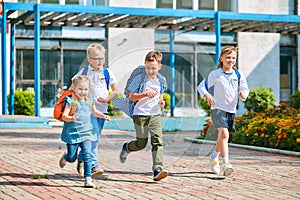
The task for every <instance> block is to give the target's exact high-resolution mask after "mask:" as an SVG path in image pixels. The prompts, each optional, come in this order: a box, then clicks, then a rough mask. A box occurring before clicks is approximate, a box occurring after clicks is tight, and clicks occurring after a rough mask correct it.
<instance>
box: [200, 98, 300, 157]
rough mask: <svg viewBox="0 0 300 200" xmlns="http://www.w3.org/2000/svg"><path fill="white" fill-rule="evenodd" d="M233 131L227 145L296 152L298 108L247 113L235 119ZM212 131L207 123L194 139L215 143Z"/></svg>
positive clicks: (299, 123) (299, 144)
mask: <svg viewBox="0 0 300 200" xmlns="http://www.w3.org/2000/svg"><path fill="white" fill-rule="evenodd" d="M235 128H236V130H237V131H236V132H230V133H229V134H230V137H229V142H230V143H237V144H245V145H253V146H260V147H268V148H275V149H283V150H291V151H300V109H295V108H292V107H287V106H286V105H285V104H279V105H278V106H273V107H272V108H269V109H266V110H264V111H263V112H253V111H249V112H247V113H245V114H243V115H242V116H236V118H235ZM214 131H215V130H214V129H213V123H212V122H211V121H210V120H208V121H206V123H205V124H204V128H203V130H202V131H200V135H199V136H198V138H201V139H207V140H211V139H212V140H215V139H216V133H215V132H214Z"/></svg>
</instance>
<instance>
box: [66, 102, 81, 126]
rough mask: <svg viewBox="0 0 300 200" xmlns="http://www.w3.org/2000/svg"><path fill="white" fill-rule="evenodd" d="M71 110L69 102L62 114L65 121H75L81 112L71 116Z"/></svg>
mask: <svg viewBox="0 0 300 200" xmlns="http://www.w3.org/2000/svg"><path fill="white" fill-rule="evenodd" d="M70 110H71V107H70V105H69V104H68V103H66V106H65V109H64V113H63V115H62V120H63V121H64V122H74V121H75V120H76V119H77V118H78V117H79V114H75V115H73V116H70V115H69V112H70Z"/></svg>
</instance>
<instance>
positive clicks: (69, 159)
mask: <svg viewBox="0 0 300 200" xmlns="http://www.w3.org/2000/svg"><path fill="white" fill-rule="evenodd" d="M65 159H66V161H68V162H70V163H72V162H75V160H76V157H71V156H65Z"/></svg>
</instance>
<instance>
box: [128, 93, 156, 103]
mask: <svg viewBox="0 0 300 200" xmlns="http://www.w3.org/2000/svg"><path fill="white" fill-rule="evenodd" d="M156 94H157V92H154V91H147V92H142V93H133V92H130V94H129V99H130V101H138V100H140V99H142V98H144V97H149V98H153V97H155V96H156Z"/></svg>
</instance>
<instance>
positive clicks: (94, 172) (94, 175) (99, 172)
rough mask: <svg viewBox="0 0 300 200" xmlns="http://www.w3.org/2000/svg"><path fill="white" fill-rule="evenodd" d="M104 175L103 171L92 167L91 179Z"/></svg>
mask: <svg viewBox="0 0 300 200" xmlns="http://www.w3.org/2000/svg"><path fill="white" fill-rule="evenodd" d="M103 173H104V170H103V169H100V170H99V169H98V167H97V166H95V167H92V178H96V177H97V176H101V175H102V174H103Z"/></svg>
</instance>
